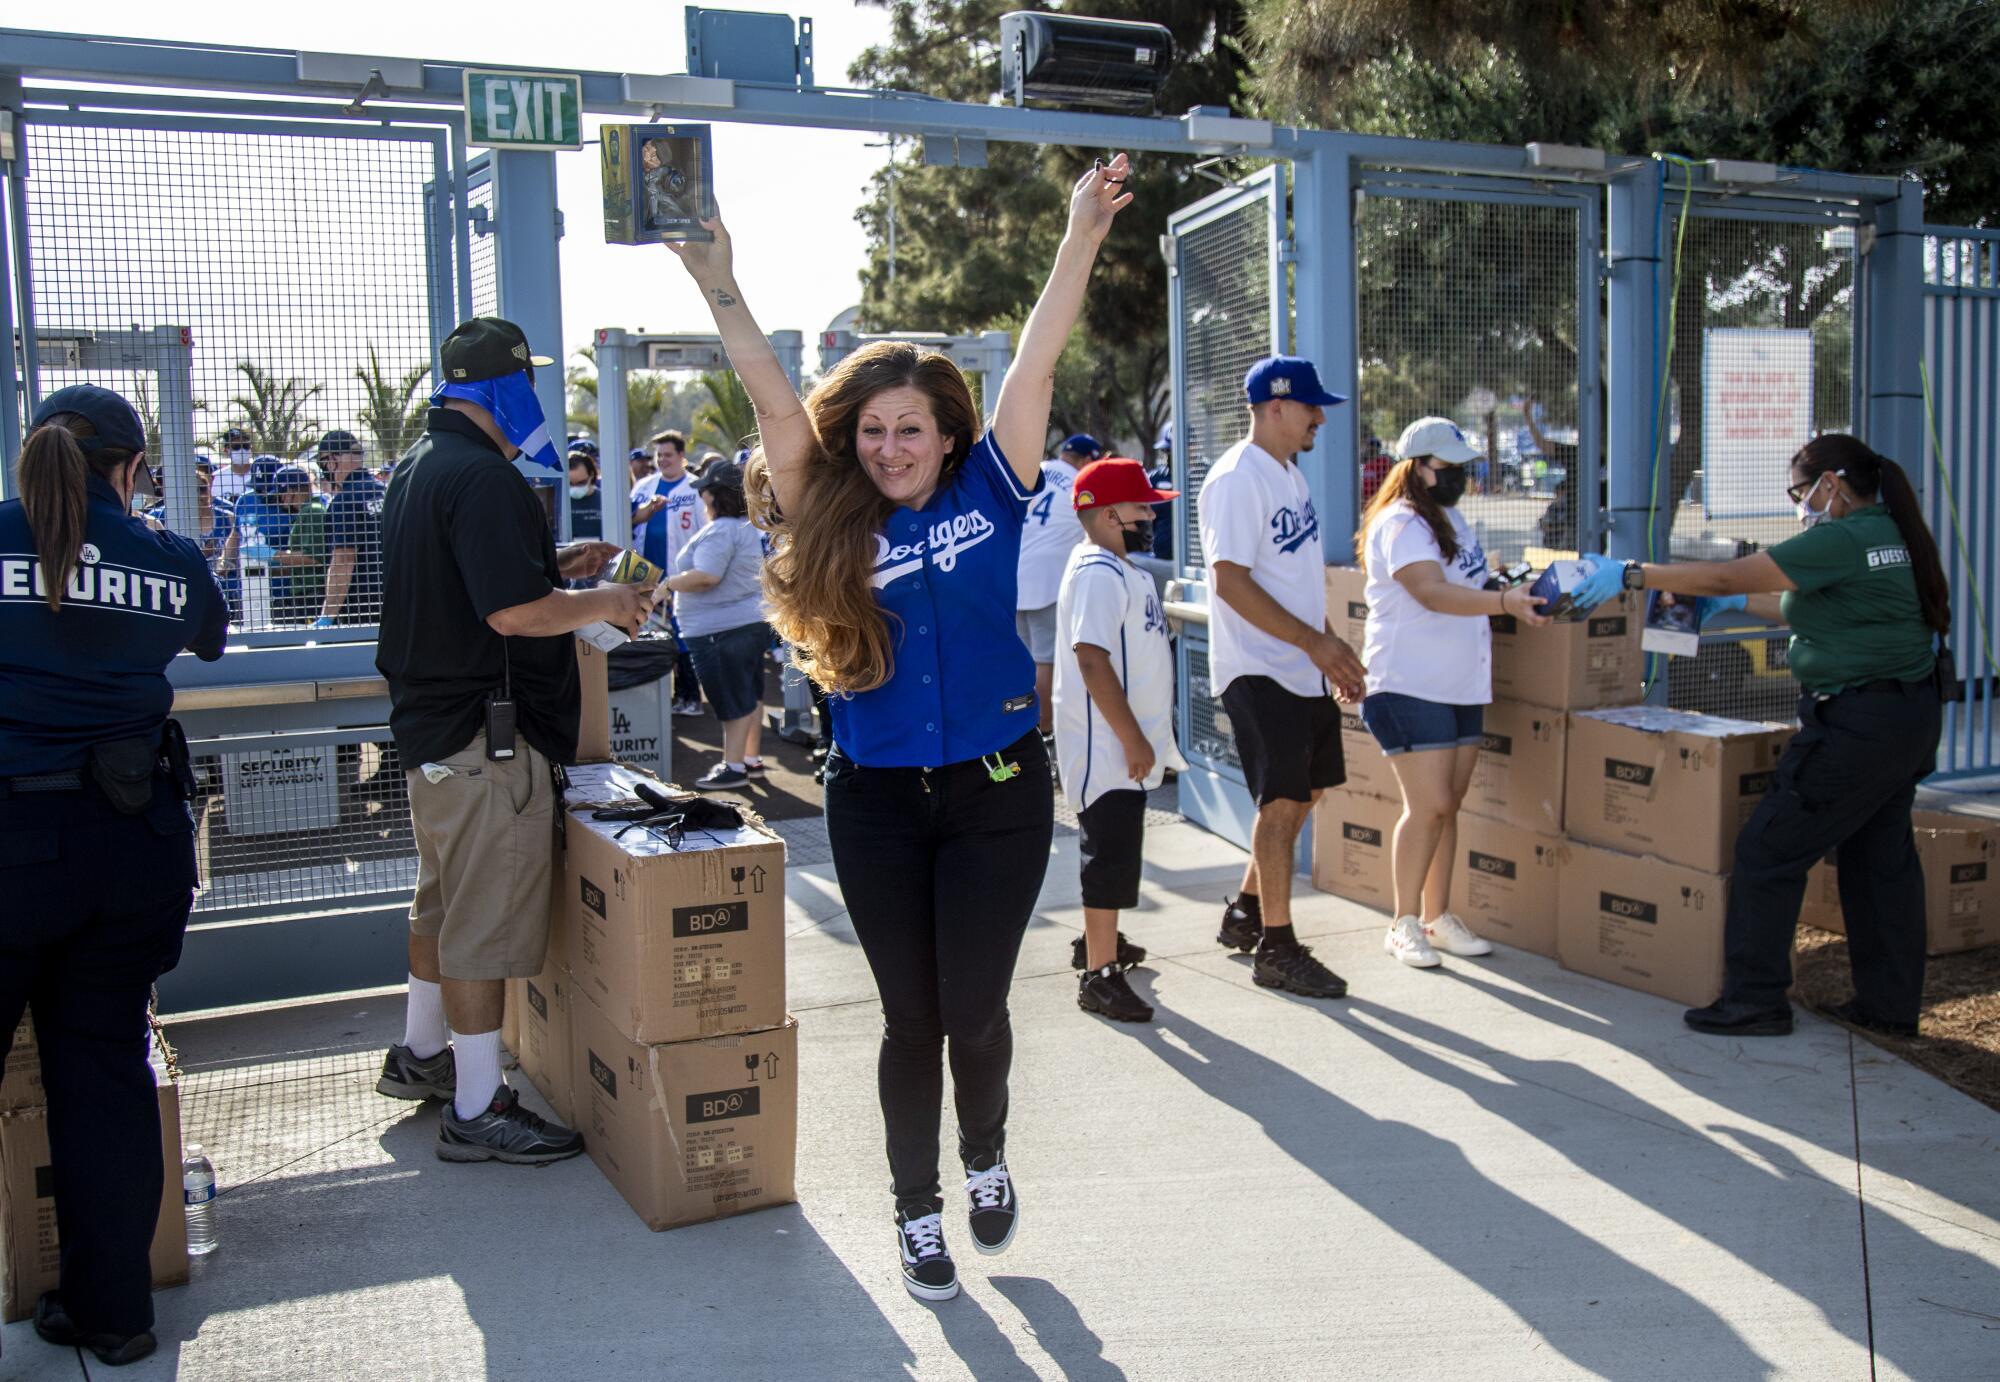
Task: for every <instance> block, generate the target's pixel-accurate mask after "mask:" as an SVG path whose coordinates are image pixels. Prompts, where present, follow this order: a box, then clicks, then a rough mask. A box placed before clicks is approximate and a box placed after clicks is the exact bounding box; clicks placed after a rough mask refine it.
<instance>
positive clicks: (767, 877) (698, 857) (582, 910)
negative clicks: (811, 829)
mask: <svg viewBox="0 0 2000 1382" xmlns="http://www.w3.org/2000/svg"><path fill="white" fill-rule="evenodd" d="M621 831H622V832H623V834H622V835H621V834H620V833H619V832H621ZM564 835H565V839H566V842H567V851H566V852H567V862H566V867H565V868H564V872H563V881H564V888H565V891H567V892H568V894H569V895H568V897H567V898H566V900H565V902H566V909H567V913H568V915H567V918H566V921H565V925H564V935H563V942H562V947H561V949H562V959H563V962H564V963H565V964H566V965H567V967H568V969H569V972H570V974H571V976H572V977H573V978H574V979H575V980H576V987H577V989H578V990H580V991H581V992H582V993H584V994H586V995H587V996H588V997H589V998H590V1000H591V1001H592V1002H593V1003H595V1004H597V1005H598V1006H599V1007H600V1008H602V1009H603V1010H604V1011H605V1012H607V1013H609V1014H611V1015H612V1017H613V1018H614V1019H615V1020H616V1022H617V1023H618V1027H619V1030H620V1031H621V1032H623V1033H624V1034H625V1035H626V1036H627V1037H629V1038H631V1039H632V1040H634V1041H640V1042H661V1041H689V1040H693V1039H694V1038H697V1037H711V1036H723V1035H726V1034H728V1033H730V1032H751V1031H757V1030H759V1029H761V1028H765V1027H775V1026H777V1025H778V1024H779V1023H781V1022H783V1021H784V1020H785V843H784V841H783V840H781V839H779V838H778V837H777V836H776V835H775V834H773V833H771V832H770V831H769V830H768V829H766V828H765V827H763V826H762V825H759V824H746V825H744V826H741V827H739V828H738V829H735V830H731V831H726V832H723V833H721V834H716V833H713V832H710V831H705V830H690V831H688V832H687V833H686V834H685V836H683V837H681V838H680V840H679V847H678V848H675V846H674V842H673V841H672V840H670V839H669V838H668V837H667V836H665V835H664V834H662V833H660V832H658V831H654V830H646V829H639V828H628V826H627V825H626V824H625V823H623V822H619V821H594V820H591V819H590V817H589V813H588V812H581V811H571V812H570V813H569V814H568V816H567V818H566V820H565V825H564Z"/></svg>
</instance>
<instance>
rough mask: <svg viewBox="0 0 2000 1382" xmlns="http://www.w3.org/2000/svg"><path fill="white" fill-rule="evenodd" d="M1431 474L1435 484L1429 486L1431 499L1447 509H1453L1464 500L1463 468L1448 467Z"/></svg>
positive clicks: (1456, 466) (1458, 466)
mask: <svg viewBox="0 0 2000 1382" xmlns="http://www.w3.org/2000/svg"><path fill="white" fill-rule="evenodd" d="M1433 474H1434V475H1435V476H1436V477H1437V483H1436V484H1434V485H1432V486H1431V498H1433V499H1435V500H1437V501H1438V503H1439V504H1440V505H1442V506H1443V507H1445V508H1447V509H1449V508H1455V507H1456V506H1457V504H1458V501H1459V500H1461V499H1463V498H1465V467H1464V466H1462V465H1448V466H1445V467H1443V468H1442V469H1440V470H1437V471H1435V472H1433Z"/></svg>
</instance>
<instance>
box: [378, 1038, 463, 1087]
mask: <svg viewBox="0 0 2000 1382" xmlns="http://www.w3.org/2000/svg"><path fill="white" fill-rule="evenodd" d="M375 1092H376V1093H377V1094H386V1095H388V1096H389V1097H390V1098H391V1099H449V1098H451V1096H452V1095H454V1094H456V1093H458V1065H457V1062H455V1061H454V1060H453V1059H452V1054H451V1047H449V1046H447V1047H445V1048H444V1050H442V1051H440V1052H438V1053H437V1054H436V1055H435V1056H429V1057H426V1058H424V1059H422V1060H419V1059H418V1058H417V1056H416V1054H415V1053H414V1052H413V1051H411V1050H410V1048H409V1047H407V1046H402V1045H397V1046H391V1047H390V1048H389V1054H388V1055H386V1056H384V1057H382V1077H381V1078H380V1079H378V1080H377V1081H375Z"/></svg>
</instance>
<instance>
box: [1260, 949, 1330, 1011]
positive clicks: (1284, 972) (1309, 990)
mask: <svg viewBox="0 0 2000 1382" xmlns="http://www.w3.org/2000/svg"><path fill="white" fill-rule="evenodd" d="M1250 979H1251V982H1253V983H1255V984H1258V985H1260V986H1262V987H1264V988H1267V989H1284V990H1285V991H1286V992H1288V993H1296V994H1298V995H1300V996H1301V997H1303V998H1345V997H1347V980H1345V979H1343V978H1341V977H1340V976H1339V975H1338V974H1335V973H1334V972H1333V971H1332V970H1330V969H1328V968H1327V967H1326V966H1325V965H1323V964H1321V963H1320V962H1319V961H1318V960H1315V959H1314V958H1313V954H1312V950H1311V948H1310V947H1308V946H1303V945H1298V944H1292V945H1281V946H1268V945H1266V946H1260V947H1259V948H1258V950H1257V962H1256V963H1255V964H1254V965H1252V966H1251V967H1250Z"/></svg>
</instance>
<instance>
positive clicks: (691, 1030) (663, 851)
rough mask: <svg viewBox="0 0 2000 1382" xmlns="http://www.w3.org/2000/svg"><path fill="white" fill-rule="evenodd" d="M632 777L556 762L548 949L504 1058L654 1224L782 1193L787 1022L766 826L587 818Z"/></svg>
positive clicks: (787, 1172)
mask: <svg viewBox="0 0 2000 1382" xmlns="http://www.w3.org/2000/svg"><path fill="white" fill-rule="evenodd" d="M635 775H636V776H644V775H643V774H635V773H634V770H632V769H630V768H627V767H623V766H621V765H617V764H608V763H604V764H591V765H586V766H584V767H581V768H578V769H574V770H572V772H571V774H570V776H571V786H570V790H569V793H568V798H567V801H566V810H565V814H564V825H563V834H564V850H563V856H564V858H563V867H562V870H561V874H560V881H559V882H558V884H557V887H556V892H555V897H554V899H553V901H552V908H553V914H552V917H551V927H550V945H549V958H548V964H547V966H546V968H545V969H544V970H543V972H542V973H541V974H540V975H537V976H536V977H535V978H533V979H517V980H514V981H513V982H512V983H511V984H510V985H509V990H510V992H509V998H510V1007H511V1008H512V1009H513V1014H514V1021H515V1023H516V1024H517V1027H518V1035H517V1038H516V1040H517V1043H518V1044H517V1045H516V1047H515V1051H516V1054H517V1055H518V1056H519V1058H520V1064H521V1070H522V1073H523V1074H525V1075H526V1076H527V1077H528V1078H529V1079H530V1080H531V1081H532V1082H533V1083H534V1085H535V1087H536V1088H537V1089H539V1090H540V1091H541V1092H542V1094H543V1096H544V1097H545V1098H546V1099H547V1100H548V1101H549V1104H550V1106H551V1107H552V1108H553V1109H554V1111H555V1113H556V1116H557V1117H558V1118H561V1119H562V1120H563V1121H565V1122H567V1123H569V1124H570V1125H571V1126H574V1127H576V1128H577V1129H578V1130H579V1131H580V1132H582V1133H583V1136H584V1143H585V1146H586V1148H587V1150H588V1153H589V1155H590V1157H591V1159H592V1160H594V1161H595V1162H596V1163H597V1165H598V1167H599V1168H600V1169H601V1170H602V1171H603V1172H604V1174H605V1176H606V1178H607V1179H609V1180H610V1181H611V1183H612V1184H613V1185H615V1186H616V1187H617V1188H618V1191H619V1193H620V1194H622V1195H624V1196H625V1199H626V1201H627V1202H628V1203H630V1204H631V1206H632V1207H633V1209H634V1210H636V1211H637V1212H638V1214H639V1216H640V1218H642V1219H644V1220H645V1221H646V1223H647V1224H648V1225H649V1226H650V1227H652V1228H655V1229H664V1228H674V1227H677V1226H679V1225H682V1224H690V1223H698V1222H701V1221H703V1220H707V1219H717V1218H722V1217H724V1216H727V1215H731V1214H740V1213H743V1212H745V1211H747V1210H751V1209H761V1208H764V1207H765V1206H767V1205H773V1204H786V1203H789V1202H790V1201H791V1199H792V1198H793V1172H794V1163H795V1150H794V1149H795V1142H796V1137H797V1130H798V1026H797V1023H796V1022H795V1021H794V1020H793V1019H792V1018H791V1017H789V1016H788V1015H787V1013H786V1011H785V942H784V919H785V902H784V897H785V845H784V841H783V840H781V839H779V838H778V837H777V836H776V835H775V834H773V833H771V832H770V831H769V830H768V829H766V828H765V827H764V826H763V825H762V824H761V823H756V822H751V823H747V824H745V825H744V826H742V827H740V828H737V829H733V830H722V831H706V830H697V829H687V830H685V831H684V832H682V831H674V832H668V831H666V830H663V829H660V828H648V827H645V826H640V825H635V824H632V823H630V822H624V821H599V820H594V819H592V811H593V809H595V808H596V807H599V806H604V805H609V804H613V803H617V804H630V803H631V801H632V796H631V794H630V792H629V790H628V789H629V784H630V782H631V780H632V778H633V777H634V776H635ZM656 785H658V784H656Z"/></svg>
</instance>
